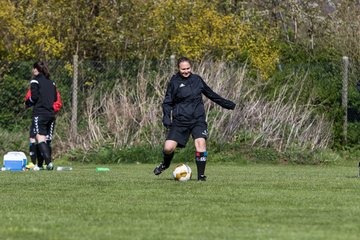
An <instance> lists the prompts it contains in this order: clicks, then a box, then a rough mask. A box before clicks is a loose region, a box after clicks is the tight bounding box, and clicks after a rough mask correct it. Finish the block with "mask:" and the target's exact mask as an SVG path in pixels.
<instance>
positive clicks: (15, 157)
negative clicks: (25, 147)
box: [4, 152, 27, 171]
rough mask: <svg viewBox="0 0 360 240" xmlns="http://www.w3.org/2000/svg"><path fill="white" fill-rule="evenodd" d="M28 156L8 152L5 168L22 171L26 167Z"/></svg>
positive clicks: (5, 158)
mask: <svg viewBox="0 0 360 240" xmlns="http://www.w3.org/2000/svg"><path fill="white" fill-rule="evenodd" d="M26 161H27V158H26V155H25V153H23V152H8V153H7V154H5V155H4V168H5V169H6V170H10V171H22V170H24V169H25V166H26Z"/></svg>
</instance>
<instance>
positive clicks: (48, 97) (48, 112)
mask: <svg viewBox="0 0 360 240" xmlns="http://www.w3.org/2000/svg"><path fill="white" fill-rule="evenodd" d="M32 73H33V76H34V78H33V79H32V80H31V81H30V91H31V97H30V98H29V99H28V100H27V101H26V102H25V104H26V105H27V106H33V116H32V126H33V127H32V128H31V131H32V133H31V134H30V135H33V136H36V141H37V143H38V147H39V150H40V152H41V154H42V156H43V158H44V160H45V163H46V165H47V166H46V168H47V170H53V168H54V166H53V163H52V162H51V151H50V149H49V146H48V145H47V144H46V135H47V133H48V132H49V131H50V128H51V126H52V124H53V123H54V120H55V112H54V107H53V105H54V102H55V101H56V100H57V95H56V87H55V83H54V82H53V81H51V80H50V79H49V78H50V74H49V71H48V69H47V66H46V65H45V64H44V63H43V62H36V63H35V64H34V65H33V70H32Z"/></svg>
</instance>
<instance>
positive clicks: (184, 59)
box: [177, 57, 192, 67]
mask: <svg viewBox="0 0 360 240" xmlns="http://www.w3.org/2000/svg"><path fill="white" fill-rule="evenodd" d="M182 62H188V63H189V64H190V66H192V62H191V60H190V59H189V58H187V57H181V58H179V59H178V62H177V65H178V67H179V66H180V63H182Z"/></svg>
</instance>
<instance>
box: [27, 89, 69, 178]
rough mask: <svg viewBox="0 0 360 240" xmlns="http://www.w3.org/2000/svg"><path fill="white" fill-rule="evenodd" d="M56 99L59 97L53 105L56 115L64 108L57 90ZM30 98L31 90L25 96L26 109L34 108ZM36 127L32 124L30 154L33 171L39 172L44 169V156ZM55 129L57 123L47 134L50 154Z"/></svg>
mask: <svg viewBox="0 0 360 240" xmlns="http://www.w3.org/2000/svg"><path fill="white" fill-rule="evenodd" d="M56 97H57V100H56V101H55V102H54V104H53V108H54V113H55V114H56V113H57V112H59V111H60V109H61V108H62V102H61V96H60V92H59V91H58V90H57V89H56ZM30 98H31V90H30V89H29V90H28V92H27V93H26V96H25V107H26V108H30V107H32V104H31V102H30V101H29V99H30ZM34 127H35V126H34V124H33V123H32V124H31V126H30V137H29V140H30V145H29V154H30V159H31V162H32V163H33V164H34V167H33V170H35V171H37V170H40V169H43V164H44V158H43V156H42V154H41V152H40V150H39V147H38V145H37V143H36V135H35V134H34V131H33V129H34ZM54 128H55V121H53V122H52V124H51V127H50V128H49V130H48V133H47V134H46V144H47V145H48V147H49V149H50V152H51V141H52V136H53V133H54Z"/></svg>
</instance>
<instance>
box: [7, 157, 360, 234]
mask: <svg viewBox="0 0 360 240" xmlns="http://www.w3.org/2000/svg"><path fill="white" fill-rule="evenodd" d="M103 166H104V165H103ZM154 166H155V165H153V164H151V165H150V164H138V165H136V164H122V165H105V167H109V168H110V169H111V171H109V172H96V171H95V168H96V167H97V166H96V165H80V164H79V165H74V170H73V171H68V172H57V171H52V172H48V171H41V172H0V183H1V185H2V186H1V195H0V196H1V197H0V202H1V209H0V211H1V218H0V219H1V220H0V239H77V240H79V239H197V240H198V239H287V240H288V239H327V240H329V239H347V240H349V239H358V238H359V236H358V235H359V234H358V227H359V226H360V225H359V224H360V220H359V216H360V190H359V189H360V179H359V178H358V177H357V174H358V169H357V166H356V164H349V165H348V166H295V165H264V164H258V165H255V164H252V165H237V164H234V163H228V164H222V165H220V164H211V163H209V164H208V167H207V175H208V181H207V182H197V181H195V180H191V181H189V182H175V181H173V180H172V179H171V177H170V172H171V171H169V170H168V171H167V172H164V173H163V174H162V175H160V176H158V177H156V176H154V175H153V174H152V170H153V168H154ZM190 166H191V167H192V168H193V170H195V166H194V165H193V164H190ZM195 173H196V171H195Z"/></svg>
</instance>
